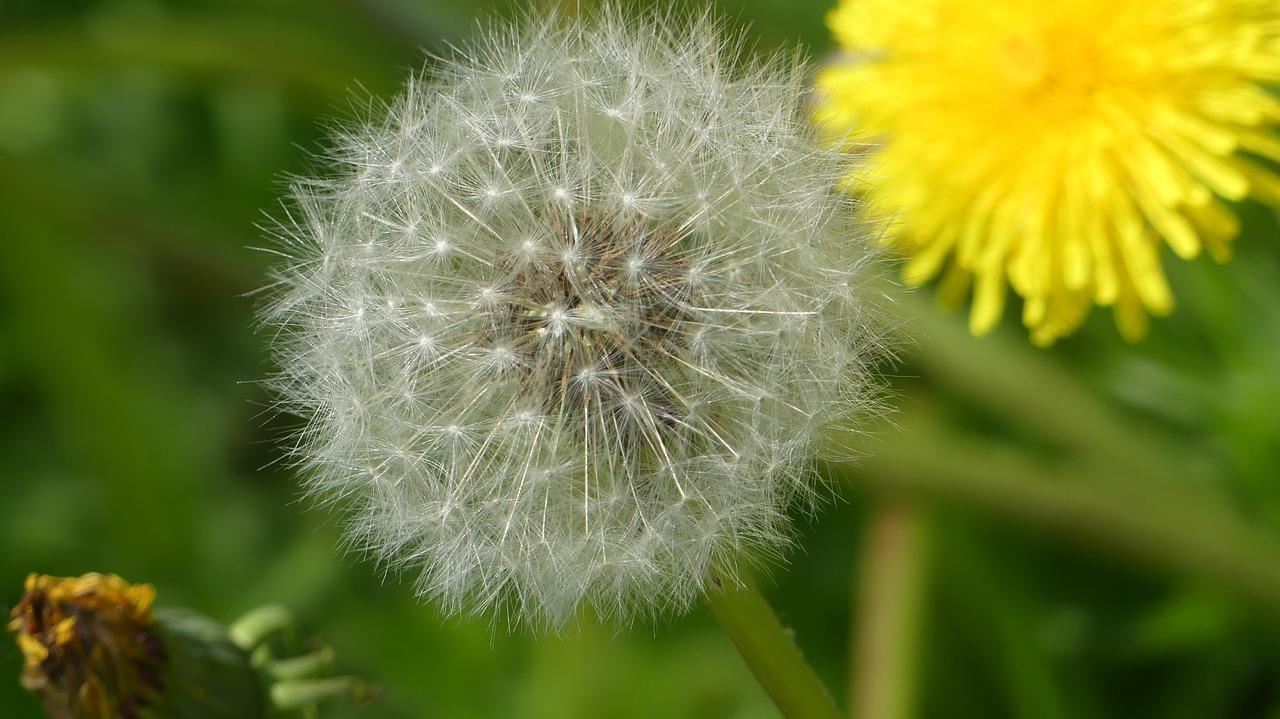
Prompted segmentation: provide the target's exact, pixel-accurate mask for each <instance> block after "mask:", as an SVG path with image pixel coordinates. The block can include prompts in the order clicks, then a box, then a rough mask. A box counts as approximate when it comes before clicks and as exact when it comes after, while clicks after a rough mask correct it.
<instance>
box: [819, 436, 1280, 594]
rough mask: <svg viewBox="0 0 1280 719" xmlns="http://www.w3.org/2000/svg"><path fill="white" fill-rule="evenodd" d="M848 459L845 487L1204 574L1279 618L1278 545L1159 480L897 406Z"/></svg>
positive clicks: (1208, 499) (1191, 492)
mask: <svg viewBox="0 0 1280 719" xmlns="http://www.w3.org/2000/svg"><path fill="white" fill-rule="evenodd" d="M895 420H896V424H898V425H900V426H901V430H902V431H901V432H897V433H894V434H893V435H892V436H890V435H888V434H884V435H879V436H877V437H876V439H875V440H873V442H872V443H870V444H864V445H862V448H863V449H865V450H866V451H868V452H871V453H872V456H867V457H865V458H863V459H862V460H860V462H859V464H858V466H857V467H845V468H840V467H839V466H838V465H833V466H832V468H833V469H835V470H836V471H837V472H839V473H840V474H841V475H842V477H843V478H844V479H846V480H847V481H849V482H851V483H852V484H853V485H855V486H857V487H860V488H865V489H872V490H876V491H882V492H889V493H895V494H906V495H914V496H917V497H920V498H923V499H930V500H941V501H946V502H953V503H957V504H961V505H964V506H968V507H972V508H975V509H977V510H980V511H985V512H988V513H990V514H992V515H995V516H1003V517H1006V518H1008V519H1010V520H1012V521H1015V522H1018V523H1022V524H1024V525H1030V526H1032V527H1035V528H1036V529H1039V530H1043V531H1051V532H1056V533H1058V534H1060V535H1063V536H1066V537H1068V538H1070V539H1073V540H1077V541H1079V542H1081V543H1083V544H1091V545H1093V546H1095V547H1099V548H1101V549H1104V550H1106V551H1108V552H1110V553H1113V554H1115V555H1117V556H1121V557H1125V558H1128V559H1132V560H1137V561H1138V562H1140V563H1141V564H1143V565H1146V566H1153V567H1159V568H1161V569H1163V570H1164V571H1166V572H1170V573H1172V574H1175V575H1181V576H1184V577H1189V578H1192V579H1195V580H1198V581H1205V582H1210V583H1212V584H1213V585H1215V586H1218V587H1221V588H1223V589H1225V590H1228V591H1230V592H1232V593H1234V594H1236V595H1237V596H1239V597H1242V598H1245V599H1248V600H1250V601H1252V602H1254V603H1255V604H1256V605H1258V606H1260V607H1262V608H1264V609H1265V610H1267V611H1268V612H1269V613H1270V615H1271V616H1272V617H1273V618H1274V619H1277V620H1280V544H1277V543H1276V542H1275V541H1273V540H1272V539H1271V538H1270V537H1269V536H1267V535H1266V534H1265V532H1263V531H1261V530H1260V529H1258V528H1256V527H1254V526H1252V525H1250V524H1249V522H1247V521H1246V520H1245V519H1244V518H1243V517H1241V516H1240V515H1239V514H1238V513H1237V512H1234V511H1232V510H1231V508H1230V507H1228V506H1226V505H1225V503H1224V502H1222V501H1221V500H1220V499H1219V498H1217V497H1215V496H1214V495H1213V494H1211V493H1209V492H1204V491H1197V490H1196V489H1195V488H1194V487H1191V486H1188V485H1186V484H1185V483H1180V482H1178V481H1176V479H1177V478H1176V477H1170V478H1168V481H1166V482H1164V483H1163V484H1161V485H1152V484H1150V483H1148V482H1140V481H1133V478H1132V477H1125V478H1124V479H1117V478H1114V477H1112V476H1111V475H1110V474H1109V471H1108V470H1107V469H1104V468H1100V467H1099V466H1098V465H1096V464H1078V465H1063V466H1059V467H1056V468H1048V467H1045V466H1044V464H1043V462H1042V461H1036V460H1033V459H1031V458H1029V457H1026V456H1025V455H1023V454H1022V453H1020V452H1016V451H1012V450H1009V449H1008V448H1003V449H997V448H995V447H992V446H990V445H989V444H984V443H979V442H976V441H973V440H969V441H965V440H958V439H955V437H954V433H953V431H952V430H949V429H948V428H946V427H945V426H941V423H939V422H938V421H936V420H929V419H921V418H919V417H912V416H910V415H908V414H902V415H898V416H897V417H895Z"/></svg>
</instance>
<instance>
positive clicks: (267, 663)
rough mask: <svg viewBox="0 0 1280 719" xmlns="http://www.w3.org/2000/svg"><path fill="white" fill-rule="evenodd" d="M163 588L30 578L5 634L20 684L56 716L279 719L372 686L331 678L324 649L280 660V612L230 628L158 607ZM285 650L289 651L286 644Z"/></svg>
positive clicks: (360, 697)
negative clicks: (10, 636)
mask: <svg viewBox="0 0 1280 719" xmlns="http://www.w3.org/2000/svg"><path fill="white" fill-rule="evenodd" d="M155 597H156V590H155V587H153V586H152V585H150V584H130V583H129V582H126V581H125V580H123V579H121V578H120V577H118V576H116V575H114V574H97V573H91V574H85V575H83V576H80V577H50V576H47V575H42V574H32V575H30V576H28V577H27V581H26V583H25V585H24V587H23V595H22V599H21V600H19V601H18V604H17V606H15V607H14V608H13V612H12V620H11V621H10V622H9V630H10V631H12V632H14V634H15V636H16V639H17V642H18V648H19V649H20V650H21V651H22V655H23V659H24V663H23V668H22V685H23V686H24V687H26V688H27V689H29V690H31V691H33V692H35V693H36V694H37V695H38V696H39V697H40V698H41V700H42V701H43V703H44V708H45V712H46V713H47V714H48V716H49V718H50V719H266V718H267V717H274V718H275V719H282V718H283V717H285V716H294V715H295V713H297V712H305V713H306V716H313V715H314V714H313V713H314V711H315V708H316V705H317V704H318V703H319V702H321V701H330V700H345V701H348V702H351V701H366V700H369V699H372V698H375V697H376V696H377V693H378V692H377V690H376V689H375V688H374V687H372V686H371V685H369V684H367V683H365V682H363V681H361V680H360V679H358V678H356V677H350V676H343V677H331V676H326V675H327V674H328V670H329V669H330V667H331V664H332V663H333V659H334V653H333V650H332V649H329V648H328V647H321V648H320V649H319V650H316V651H313V652H311V653H309V654H304V655H302V656H286V657H282V658H279V659H276V658H275V657H274V652H275V651H277V650H278V649H280V648H281V647H273V646H272V645H271V644H269V641H270V640H272V638H273V636H275V635H278V634H280V633H282V632H284V631H286V630H289V629H292V625H291V617H290V615H289V614H288V612H287V611H286V610H285V609H284V608H282V607H280V606H278V605H268V606H266V607H261V608H259V609H256V610H254V611H252V612H249V613H248V614H246V615H245V616H244V617H242V618H240V619H239V620H237V621H236V622H234V623H233V624H232V625H231V626H229V627H228V626H224V625H222V624H219V623H218V622H216V621H214V620H212V619H209V618H208V617H205V616H203V615H200V614H197V613H195V612H192V611H190V610H186V609H176V608H165V609H154V608H153V607H152V604H153V602H154V601H155ZM283 648H284V649H285V650H286V651H287V650H288V647H287V646H285V647H283Z"/></svg>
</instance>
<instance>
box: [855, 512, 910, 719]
mask: <svg viewBox="0 0 1280 719" xmlns="http://www.w3.org/2000/svg"><path fill="white" fill-rule="evenodd" d="M928 545H929V537H928V527H927V523H926V520H925V517H924V516H923V513H922V512H921V511H920V510H919V509H918V508H917V507H915V506H914V505H913V504H911V503H906V502H901V501H897V500H889V501H886V502H883V503H882V504H881V505H880V506H879V507H877V508H876V509H875V510H874V513H873V515H872V517H871V521H870V524H869V525H868V526H867V530H866V539H865V540H864V544H863V550H862V552H861V553H860V556H859V561H858V567H857V570H858V572H857V574H858V579H857V582H856V603H855V612H856V616H857V620H856V621H855V623H854V635H853V637H852V638H851V641H850V643H849V647H850V657H849V659H850V662H849V667H850V671H851V675H850V681H849V710H850V716H852V717H853V719H909V718H910V717H911V716H913V715H914V713H915V698H916V691H915V690H916V680H917V678H918V671H917V669H918V666H919V660H920V656H919V649H920V634H921V632H922V628H923V624H924V621H923V617H924V613H925V605H926V584H927V577H928V573H929V547H928Z"/></svg>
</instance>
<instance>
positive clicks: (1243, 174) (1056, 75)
mask: <svg viewBox="0 0 1280 719" xmlns="http://www.w3.org/2000/svg"><path fill="white" fill-rule="evenodd" d="M828 23H829V24H830V26H831V28H832V30H833V31H834V32H835V34H836V37H837V39H838V40H839V41H840V43H841V45H843V46H844V48H845V49H846V50H848V51H849V52H850V53H851V54H852V57H850V59H848V60H847V61H841V62H838V63H836V64H833V65H832V66H830V67H829V68H828V69H826V70H825V71H824V72H823V73H822V74H821V75H820V76H819V79H818V87H819V89H820V91H821V92H822V94H823V98H822V102H821V105H820V108H819V110H818V113H817V119H818V121H819V123H820V124H821V125H823V126H824V127H825V128H826V129H827V130H829V131H830V132H831V133H832V134H833V135H834V136H836V137H837V138H839V139H842V140H847V141H851V142H853V143H881V142H882V143H883V145H882V146H880V147H878V149H877V151H876V152H875V156H874V160H873V163H874V168H873V169H872V170H871V171H869V172H868V173H866V174H865V177H866V178H868V179H869V186H868V188H867V189H868V191H869V193H870V195H871V196H872V197H873V198H874V200H875V201H874V203H873V204H874V205H875V206H877V207H878V208H880V209H881V210H883V211H884V213H885V214H886V215H887V216H889V217H891V218H893V220H894V221H896V223H897V225H898V227H897V231H896V232H895V233H894V235H895V236H896V239H897V240H898V243H897V244H898V245H899V246H900V247H901V248H902V249H903V250H904V251H905V252H906V253H907V254H908V255H909V256H910V261H909V263H908V264H907V266H906V269H905V275H906V278H907V280H908V281H909V282H913V283H923V282H926V281H928V280H929V279H931V278H933V277H934V276H936V275H938V274H939V273H943V280H942V288H943V291H944V293H945V294H947V295H952V296H957V297H961V296H963V294H964V293H965V292H967V291H968V286H969V284H970V282H972V284H973V307H972V312H971V314H970V328H971V329H972V331H973V332H974V333H975V334H982V333H984V332H986V331H988V330H990V329H991V328H992V327H993V326H994V325H995V324H996V322H997V321H998V320H999V318H1000V315H1001V314H1002V311H1003V306H1004V301H1005V295H1006V291H1007V287H1012V288H1013V290H1014V291H1015V292H1016V293H1017V294H1019V295H1021V296H1022V297H1023V313H1022V319H1023V323H1024V324H1025V325H1026V326H1027V327H1028V328H1029V329H1030V331H1031V336H1032V339H1033V340H1034V341H1036V342H1037V343H1039V344H1049V343H1051V342H1053V341H1054V340H1056V339H1057V338H1059V337H1062V336H1064V335H1067V334H1069V333H1071V332H1073V331H1074V330H1075V328H1076V327H1077V326H1078V325H1079V324H1080V323H1081V322H1082V321H1083V319H1084V317H1085V315H1086V313H1087V311H1088V310H1089V308H1090V306H1091V305H1092V304H1093V303H1097V304H1099V305H1104V306H1111V307H1113V308H1114V312H1115V317H1116V322H1117V324H1118V325H1119V328H1120V330H1121V332H1122V333H1123V334H1124V335H1125V336H1126V337H1128V338H1130V339H1137V338H1139V337H1141V336H1142V335H1143V334H1144V333H1145V331H1146V327H1147V322H1148V320H1147V315H1148V313H1151V314H1156V315H1163V314H1166V313H1168V312H1170V311H1171V310H1172V308H1173V296H1172V293H1171V291H1170V289H1169V287H1168V285H1167V283H1166V280H1165V276H1164V272H1163V270H1162V268H1161V250H1162V245H1164V244H1168V245H1169V247H1170V248H1172V250H1173V252H1174V253H1175V254H1176V255H1178V256H1179V257H1181V258H1184V259H1190V258H1192V257H1194V256H1196V255H1197V254H1198V253H1199V252H1200V251H1201V249H1202V248H1203V249H1207V250H1208V251H1209V254H1210V255H1212V256H1213V257H1215V258H1216V259H1219V260H1225V259H1226V258H1227V257H1228V255H1229V252H1230V241H1231V239H1232V238H1233V236H1234V235H1235V234H1236V231H1237V229H1238V224H1239V223H1238V221H1237V219H1236V218H1235V217H1234V216H1233V214H1232V212H1231V211H1230V210H1229V209H1228V207H1227V206H1226V205H1225V204H1223V202H1222V201H1221V200H1220V199H1219V198H1222V199H1225V200H1228V201H1237V200H1241V199H1243V198H1244V197H1246V196H1252V197H1255V198H1257V199H1260V200H1262V201H1264V202H1268V203H1270V204H1273V205H1280V175H1277V174H1276V172H1275V170H1274V168H1273V167H1272V168H1268V166H1267V165H1266V164H1265V161H1263V162H1259V161H1258V160H1256V159H1252V158H1250V157H1248V155H1254V156H1258V157H1260V158H1269V159H1270V160H1272V161H1276V160H1280V140H1277V138H1276V135H1275V133H1274V129H1275V127H1276V125H1277V122H1280V100H1277V98H1276V96H1275V95H1274V94H1273V93H1271V92H1269V91H1268V90H1267V89H1266V83H1273V82H1275V81H1277V80H1280V3H1277V2H1275V0H1203V1H1198V2H1189V1H1187V0H1061V1H1058V2H1051V3H1050V2H1042V1H1041V0H993V1H991V2H969V1H968V0H907V1H905V2H900V1H899V0H844V1H843V2H842V3H841V4H840V6H839V7H838V8H837V9H836V10H834V11H833V12H832V13H831V15H830V16H829V17H828ZM854 184H855V185H856V184H857V183H856V180H855V182H854Z"/></svg>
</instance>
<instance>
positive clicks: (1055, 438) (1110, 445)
mask: <svg viewBox="0 0 1280 719" xmlns="http://www.w3.org/2000/svg"><path fill="white" fill-rule="evenodd" d="M895 305H896V306H897V309H898V311H900V312H901V313H902V314H903V315H904V316H907V317H909V319H908V322H907V327H908V329H907V330H906V333H907V334H908V336H909V337H910V338H911V343H910V344H909V345H908V347H907V348H906V354H907V361H908V362H910V363H912V364H914V365H916V366H917V367H919V369H920V370H922V371H923V373H924V374H925V376H926V378H927V379H928V381H929V382H930V384H931V385H933V386H935V387H938V388H945V390H946V391H947V392H949V393H953V394H955V395H958V396H960V397H963V398H964V399H965V400H966V401H967V402H968V403H970V404H971V405H972V406H974V407H978V408H982V409H984V410H986V411H987V412H990V413H992V414H994V415H996V416H999V417H1002V418H1003V419H1004V420H1005V421H1006V422H1007V423H1008V424H1009V426H1011V427H1016V428H1017V429H1019V430H1022V431H1025V432H1027V433H1028V434H1029V435H1031V436H1033V437H1035V438H1036V439H1039V440H1042V441H1044V442H1046V443H1048V444H1049V445H1050V446H1054V447H1057V448H1060V449H1063V450H1066V451H1068V452H1070V453H1072V454H1073V455H1076V456H1089V457H1092V458H1094V459H1095V460H1097V461H1098V462H1101V463H1104V464H1106V465H1107V466H1110V467H1115V468H1117V469H1120V470H1123V474H1124V475H1125V476H1128V477H1134V478H1143V479H1148V480H1151V479H1155V480H1157V481H1159V480H1164V479H1167V478H1168V477H1169V476H1170V475H1171V474H1175V473H1176V474H1181V475H1182V476H1186V475H1187V474H1188V472H1189V471H1192V470H1193V469H1194V467H1193V466H1191V465H1190V464H1189V463H1188V462H1187V461H1185V460H1186V458H1185V457H1181V456H1178V453H1179V452H1180V450H1179V449H1178V448H1177V447H1174V446H1170V445H1168V444H1167V443H1165V442H1163V441H1162V440H1160V439H1159V438H1157V437H1154V436H1152V435H1151V434H1150V433H1149V432H1146V431H1144V430H1142V429H1140V428H1139V427H1138V426H1136V425H1135V423H1134V422H1133V421H1131V419H1130V418H1126V417H1124V416H1123V415H1122V414H1121V413H1120V412H1118V411H1117V410H1116V409H1115V408H1113V407H1111V406H1109V405H1108V404H1107V403H1106V402H1104V401H1102V400H1101V399H1099V398H1098V397H1097V396H1095V395H1094V394H1093V393H1092V392H1091V391H1090V390H1089V388H1087V387H1085V386H1083V385H1081V384H1080V382H1079V381H1078V380H1077V379H1076V378H1075V377H1073V376H1071V374H1070V373H1068V372H1066V371H1065V370H1064V369H1063V368H1062V367H1061V366H1059V364H1058V363H1057V362H1056V361H1055V358H1054V356H1053V355H1052V354H1049V353H1048V352H1046V351H1045V350H1039V349H1036V348H1034V347H1032V346H1030V344H1028V343H1027V342H1025V341H1023V340H1022V339H1021V338H1018V339H1016V340H1015V339H1011V338H1009V337H1006V336H1003V335H999V334H996V335H992V336H989V337H981V338H976V337H973V336H971V335H970V334H969V333H968V332H967V331H966V330H965V328H964V326H963V322H960V321H957V320H956V318H954V317H948V316H946V315H945V314H943V313H941V312H938V311H937V310H936V309H934V308H932V307H930V306H929V305H928V300H927V298H925V297H922V296H921V295H920V294H918V293H905V294H903V295H902V296H900V297H898V296H895Z"/></svg>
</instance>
